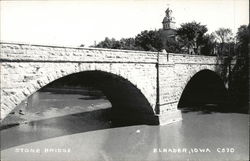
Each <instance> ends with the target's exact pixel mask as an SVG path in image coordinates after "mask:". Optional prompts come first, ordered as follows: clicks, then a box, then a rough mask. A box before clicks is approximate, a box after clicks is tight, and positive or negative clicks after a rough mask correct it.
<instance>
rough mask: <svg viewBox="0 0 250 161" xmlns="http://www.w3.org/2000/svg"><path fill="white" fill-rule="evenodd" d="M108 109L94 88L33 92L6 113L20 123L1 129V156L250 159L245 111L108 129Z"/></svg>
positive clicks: (113, 160) (11, 160) (118, 160)
mask: <svg viewBox="0 0 250 161" xmlns="http://www.w3.org/2000/svg"><path fill="white" fill-rule="evenodd" d="M110 108H111V104H110V102H109V101H108V100H107V99H106V98H105V96H103V95H102V94H101V93H100V92H99V91H94V90H89V89H85V90H81V91H78V90H72V91H70V90H67V92H65V90H55V89H53V90H47V91H39V92H36V93H35V94H33V95H32V96H31V97H30V98H29V99H28V100H27V101H26V102H23V103H22V104H21V105H20V107H19V108H17V109H16V111H15V112H13V113H12V114H10V115H9V116H8V119H9V120H10V122H11V121H12V122H13V120H14V122H15V121H18V122H22V123H21V124H20V125H18V126H13V127H8V128H3V129H2V130H1V159H2V160H3V161H15V160H18V161H20V160H23V161H27V160H29V161H30V160H36V161H39V160H41V161H46V160H48V161H51V160H53V161H57V160H58V161H59V160H60V161H64V160H71V161H76V160H81V161H92V160H93V161H95V160H107V161H122V160H124V161H129V160H133V161H134V160H140V161H144V160H145V161H147V160H148V161H153V160H171V161H172V160H210V161H211V160H232V161H235V160H249V115H247V114H239V113H218V112H210V113H207V112H206V113H203V112H200V111H191V112H183V113H182V117H183V120H182V121H180V122H176V123H172V124H168V125H164V126H150V125H136V126H124V127H113V126H112V123H111V121H110V120H109V119H108V115H107V114H108V112H109V110H110ZM10 122H9V123H10Z"/></svg>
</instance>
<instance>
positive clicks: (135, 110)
mask: <svg viewBox="0 0 250 161" xmlns="http://www.w3.org/2000/svg"><path fill="white" fill-rule="evenodd" d="M61 85H70V86H92V87H95V88H98V89H100V90H101V91H103V93H104V94H105V96H106V97H107V98H108V100H109V101H110V102H111V104H112V110H111V112H112V113H111V119H112V120H113V121H114V123H115V124H119V125H120V124H126V125H127V124H157V121H156V118H155V116H154V111H153V109H152V107H151V105H150V103H149V102H148V100H147V99H146V98H145V96H144V95H143V93H142V92H141V91H140V89H138V88H137V87H136V86H135V85H133V84H132V83H131V82H130V81H129V80H127V79H124V78H123V77H121V76H118V75H115V74H112V73H108V72H103V71H85V72H78V73H74V74H70V75H67V76H64V77H62V78H59V79H57V80H55V81H53V82H51V83H49V84H48V85H47V86H61Z"/></svg>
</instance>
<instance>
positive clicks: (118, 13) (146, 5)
mask: <svg viewBox="0 0 250 161" xmlns="http://www.w3.org/2000/svg"><path fill="white" fill-rule="evenodd" d="M167 7H170V8H171V9H172V10H173V14H172V15H173V17H174V18H175V22H176V27H180V24H182V23H187V22H192V21H196V22H200V23H201V24H202V25H206V26H207V28H208V33H211V32H213V31H215V30H217V29H218V28H220V27H224V28H230V29H232V31H233V32H234V33H236V32H237V29H238V27H239V26H240V25H247V24H248V23H249V2H248V0H79V1H70V0H61V1H60V0H43V1H32V0H26V1H24V0H19V1H13V0H1V1H0V18H1V19H0V39H1V41H2V42H20V43H29V44H43V45H60V46H80V45H81V44H84V45H85V46H86V47H87V46H89V45H93V44H94V42H96V43H98V42H100V41H102V40H104V38H105V37H109V38H115V39H121V38H128V37H134V36H136V35H137V34H139V33H140V32H141V31H143V30H154V29H159V28H162V23H161V22H162V20H163V18H164V16H165V10H166V9H167Z"/></svg>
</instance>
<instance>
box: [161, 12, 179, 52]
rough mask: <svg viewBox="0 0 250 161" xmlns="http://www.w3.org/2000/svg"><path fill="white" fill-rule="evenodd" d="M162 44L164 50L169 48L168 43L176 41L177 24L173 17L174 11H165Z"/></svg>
mask: <svg viewBox="0 0 250 161" xmlns="http://www.w3.org/2000/svg"><path fill="white" fill-rule="evenodd" d="M161 35H162V43H163V48H164V49H166V48H167V43H168V41H176V35H177V32H176V27H175V22H174V18H173V17H172V10H171V9H169V8H167V10H166V11H165V17H164V18H163V21H162V32H161Z"/></svg>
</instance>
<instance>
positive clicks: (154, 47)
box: [135, 30, 163, 51]
mask: <svg viewBox="0 0 250 161" xmlns="http://www.w3.org/2000/svg"><path fill="white" fill-rule="evenodd" d="M135 45H136V47H138V49H142V50H145V51H161V50H162V47H163V45H162V40H161V32H160V31H159V30H154V31H153V30H150V31H147V30H145V31H142V32H141V33H140V34H138V35H137V36H136V37H135Z"/></svg>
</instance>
